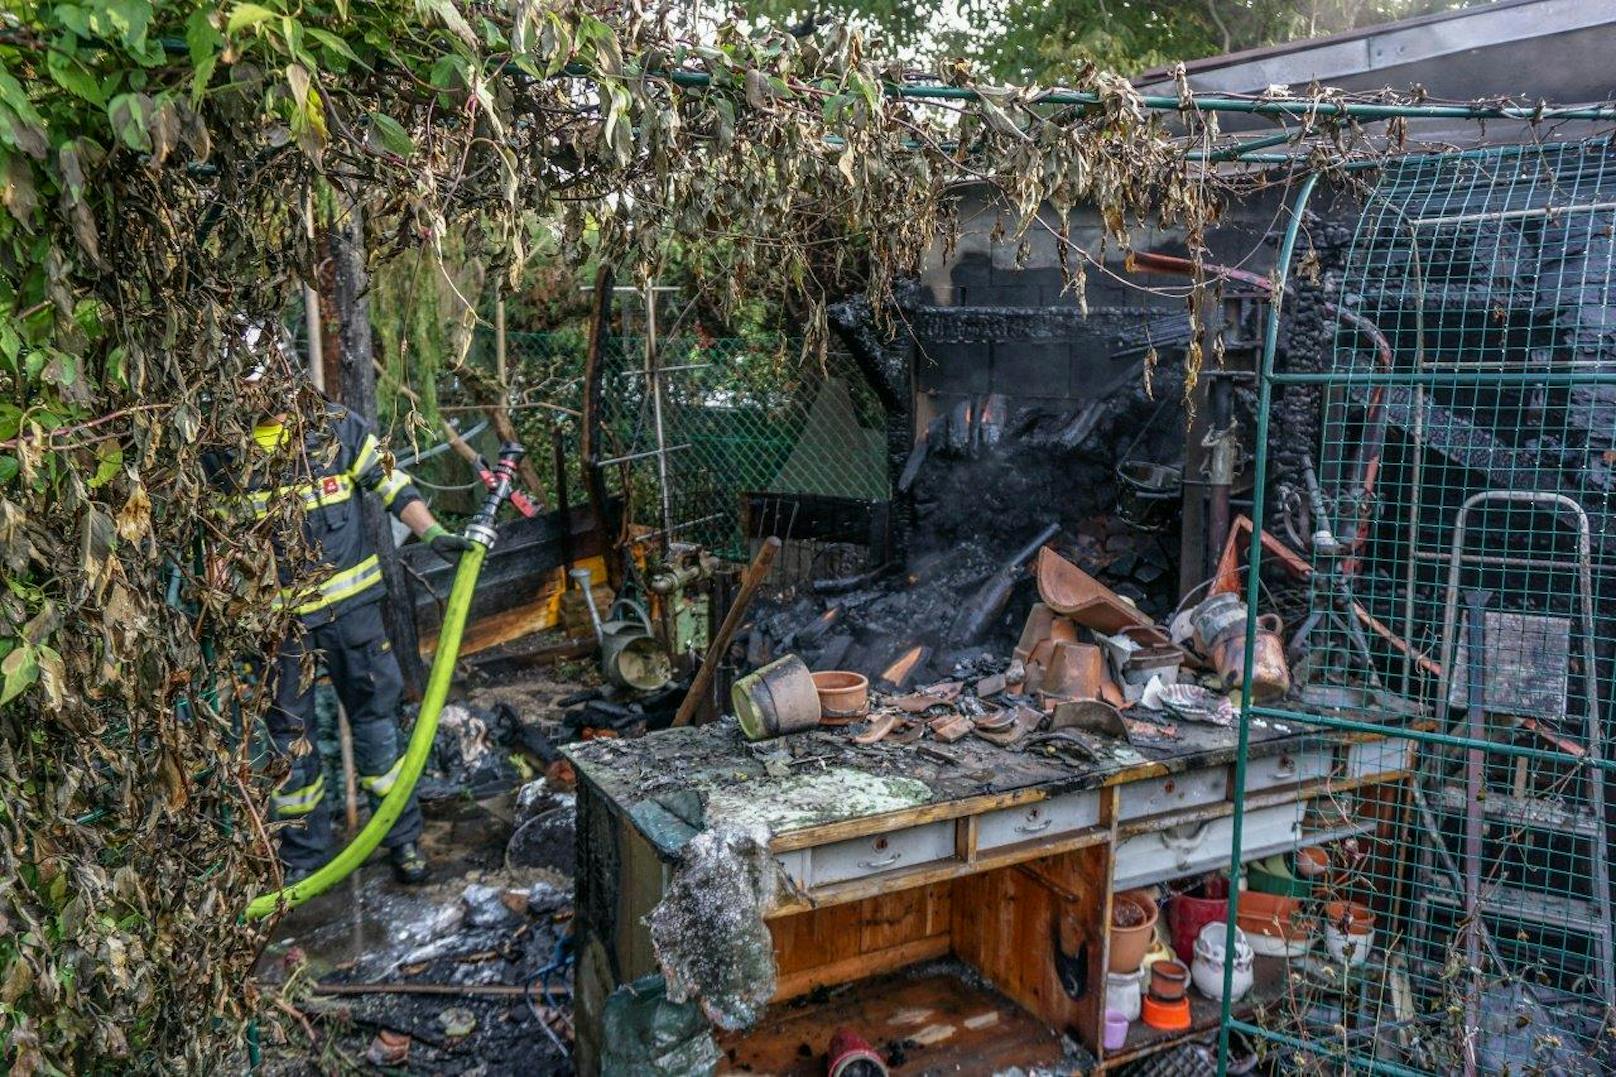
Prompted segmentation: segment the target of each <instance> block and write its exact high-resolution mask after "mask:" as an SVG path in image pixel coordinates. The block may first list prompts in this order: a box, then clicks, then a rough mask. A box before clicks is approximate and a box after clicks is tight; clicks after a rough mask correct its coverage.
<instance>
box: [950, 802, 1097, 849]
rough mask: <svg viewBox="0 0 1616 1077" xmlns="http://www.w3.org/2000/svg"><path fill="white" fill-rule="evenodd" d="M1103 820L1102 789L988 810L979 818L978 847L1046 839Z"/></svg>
mask: <svg viewBox="0 0 1616 1077" xmlns="http://www.w3.org/2000/svg"><path fill="white" fill-rule="evenodd" d="M1099 822H1100V791H1099V790H1098V789H1085V790H1083V791H1082V792H1078V793H1064V794H1062V795H1060V796H1056V797H1050V798H1049V799H1048V800H1038V801H1034V802H1033V803H1031V804H1022V805H1019V806H1018V807H1014V808H1001V809H999V810H998V811H995V812H988V813H987V814H986V815H984V816H982V817H981V819H979V820H978V821H977V824H976V826H977V829H976V848H977V850H978V851H984V850H987V849H997V848H1000V847H1002V846H1005V845H1015V844H1017V843H1018V842H1023V841H1033V840H1035V839H1047V838H1053V837H1058V836H1061V835H1064V834H1070V833H1072V832H1073V831H1077V830H1083V829H1085V828H1087V827H1091V826H1096V825H1098V824H1099Z"/></svg>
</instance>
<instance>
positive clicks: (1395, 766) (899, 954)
mask: <svg viewBox="0 0 1616 1077" xmlns="http://www.w3.org/2000/svg"><path fill="white" fill-rule="evenodd" d="M685 735H686V736H689V737H696V736H701V735H703V734H701V733H697V732H691V733H688V734H685ZM706 735H708V736H711V734H706ZM647 739H649V738H647ZM1408 749H1409V744H1408V742H1407V741H1403V740H1395V739H1394V740H1384V739H1378V738H1367V737H1363V736H1360V735H1340V734H1338V735H1335V737H1334V738H1333V739H1332V738H1330V737H1325V736H1321V735H1315V736H1311V737H1292V738H1289V739H1284V740H1278V741H1276V742H1273V743H1266V744H1261V745H1255V746H1254V748H1253V752H1252V754H1251V756H1250V758H1248V761H1247V767H1246V786H1245V793H1244V796H1243V798H1242V803H1243V806H1244V813H1243V826H1242V841H1241V850H1242V859H1245V860H1251V859H1256V858H1259V857H1263V856H1268V855H1270V854H1272V853H1274V852H1277V851H1280V850H1283V849H1289V848H1292V847H1295V846H1297V845H1301V844H1308V843H1312V842H1323V841H1331V840H1336V839H1339V838H1342V837H1346V836H1348V835H1350V834H1354V833H1358V832H1367V831H1369V830H1372V829H1373V827H1374V825H1375V819H1374V818H1370V817H1366V818H1364V819H1362V820H1356V821H1354V820H1346V821H1342V825H1340V826H1336V827H1334V829H1331V830H1329V831H1327V832H1310V831H1309V830H1308V829H1307V828H1306V826H1305V821H1306V819H1307V818H1308V816H1307V807H1308V805H1309V803H1310V802H1312V801H1313V799H1314V798H1316V797H1318V798H1331V799H1337V798H1338V797H1339V794H1342V793H1345V792H1348V791H1351V790H1362V791H1364V792H1366V793H1371V794H1372V795H1371V796H1369V797H1367V798H1366V797H1352V798H1340V799H1347V800H1351V801H1353V802H1366V803H1374V804H1378V805H1381V806H1382V807H1383V808H1384V807H1385V806H1386V805H1387V804H1388V803H1391V802H1395V801H1396V800H1397V799H1398V798H1399V797H1400V796H1401V792H1400V789H1401V786H1400V784H1399V783H1401V782H1402V781H1403V780H1404V779H1405V778H1406V776H1407V768H1408V766H1409V761H1410V753H1409V750H1408ZM592 751H595V752H599V753H601V754H602V756H606V755H607V753H615V754H614V755H612V756H611V758H613V759H614V760H621V761H622V762H620V763H616V764H615V765H617V766H620V767H621V768H622V770H623V771H624V772H631V770H632V768H634V767H638V768H639V770H638V771H632V772H635V773H643V772H644V771H645V770H646V769H649V768H646V767H645V766H644V764H643V763H638V762H636V761H635V760H634V758H633V755H632V752H633V751H634V749H633V747H632V746H629V747H623V746H618V747H615V748H605V749H593V750H592ZM569 754H572V756H573V758H574V762H575V765H576V766H577V767H578V770H579V773H580V775H581V776H582V777H583V782H582V783H581V785H580V793H579V795H580V831H579V836H580V837H579V840H580V851H579V855H580V861H581V863H580V894H579V907H578V921H579V922H578V930H579V935H580V952H581V954H583V955H584V957H583V959H581V961H580V966H579V970H580V971H579V984H578V987H577V996H578V1013H577V1021H578V1024H579V1045H580V1049H579V1054H578V1062H579V1068H580V1072H583V1073H586V1074H587V1073H589V1072H591V1069H590V1067H591V1065H592V1059H591V1054H590V1043H591V1035H592V1033H591V1031H590V1029H589V1025H590V1022H591V1021H597V1020H598V1007H599V1005H600V1003H601V1001H602V1000H603V999H604V995H605V993H607V992H609V990H610V989H611V987H612V986H614V985H615V984H618V983H623V982H626V981H627V980H630V979H633V978H634V977H635V976H638V975H641V974H643V973H645V972H647V971H651V969H652V968H653V967H654V964H655V963H654V960H653V955H652V954H651V953H650V951H649V946H648V944H647V940H646V939H645V938H644V929H643V926H642V921H643V918H644V916H645V915H646V914H647V913H649V912H650V910H651V908H652V907H654V905H655V904H656V900H657V898H658V895H659V894H660V891H661V887H662V885H663V883H664V880H665V878H666V872H667V871H668V870H670V867H669V863H670V862H671V861H673V860H675V859H676V858H677V850H678V848H679V842H680V841H681V840H687V838H688V836H690V835H693V834H694V833H695V832H696V831H695V829H694V827H691V826H690V825H689V824H688V823H685V822H684V821H683V820H682V819H672V820H671V821H670V819H669V818H668V817H667V814H668V813H665V812H664V813H662V814H658V812H657V811H656V810H653V809H651V808H649V807H647V806H646V804H644V803H639V804H634V803H627V802H626V800H627V798H626V796H625V795H624V794H623V793H622V792H621V790H622V788H624V787H623V786H620V785H614V784H613V776H614V773H615V772H609V771H606V770H603V769H602V768H601V767H600V764H599V763H598V762H596V761H595V760H593V759H591V758H590V757H589V750H570V751H569ZM1171 762H1172V764H1173V765H1171V766H1169V765H1166V764H1165V763H1162V762H1148V761H1141V762H1139V763H1137V764H1134V765H1130V766H1119V767H1116V768H1113V769H1111V770H1108V771H1107V770H1101V769H1098V768H1096V769H1095V770H1093V771H1092V772H1091V773H1090V774H1089V775H1087V776H1086V778H1085V779H1083V780H1081V781H1078V782H1073V781H1072V780H1070V779H1067V780H1064V781H1048V782H1041V783H1030V784H1027V785H1025V786H1022V787H1018V788H1012V789H1007V790H1001V791H989V792H985V793H982V792H972V791H970V790H969V789H965V790H964V791H961V792H959V793H957V794H956V795H951V796H944V797H938V798H936V799H934V800H932V801H930V802H925V803H919V804H916V805H913V806H911V807H906V808H901V809H898V810H884V811H879V812H875V813H872V814H858V813H856V812H853V813H849V814H848V815H847V817H845V818H836V819H830V820H827V821H825V822H823V823H818V824H815V825H812V826H798V827H793V828H787V829H783V830H781V831H780V832H777V833H775V835H774V839H773V842H774V851H775V854H776V858H777V860H778V862H779V864H780V866H781V869H782V876H783V878H784V880H785V885H783V886H782V887H781V890H780V894H779V896H778V898H777V899H776V900H775V902H774V903H773V904H772V905H771V906H770V907H769V908H767V909H766V910H764V914H765V916H766V918H767V921H768V924H769V930H770V932H771V936H772V938H773V940H774V944H775V949H776V960H777V967H778V982H777V988H776V992H775V1000H776V1002H784V1001H786V1000H789V999H793V998H799V997H801V996H804V995H807V994H808V993H810V992H813V991H814V990H815V989H816V988H820V987H829V986H835V985H845V984H849V983H856V982H857V981H861V980H864V979H866V978H868V977H873V976H878V975H881V974H884V973H889V972H892V971H894V970H896V969H900V968H904V967H906V966H909V965H912V964H915V963H916V962H920V961H925V960H929V959H932V958H938V957H943V956H946V955H953V956H954V957H957V958H958V959H959V960H961V961H963V962H965V963H966V964H968V965H970V966H971V967H973V968H974V969H976V970H977V971H978V972H980V973H981V974H982V976H984V977H985V978H986V979H987V980H988V981H989V982H990V983H991V984H992V985H993V986H994V987H995V988H996V989H997V990H998V991H1000V992H1002V993H1003V994H1004V995H1006V996H1008V997H1009V998H1010V999H1011V1000H1013V1001H1014V1002H1015V1003H1016V1004H1018V1005H1019V1006H1020V1007H1022V1008H1024V1009H1025V1010H1026V1011H1027V1012H1028V1013H1030V1014H1032V1015H1034V1016H1035V1017H1036V1018H1038V1019H1039V1020H1040V1021H1042V1022H1044V1023H1046V1024H1047V1025H1048V1026H1049V1027H1050V1028H1052V1029H1053V1030H1055V1031H1057V1032H1070V1033H1072V1034H1073V1035H1074V1036H1075V1037H1076V1038H1077V1040H1078V1041H1079V1042H1081V1043H1082V1044H1083V1045H1084V1046H1085V1047H1086V1048H1087V1049H1089V1050H1090V1051H1091V1052H1093V1053H1094V1054H1095V1055H1096V1057H1097V1058H1099V1059H1100V1068H1101V1069H1106V1068H1109V1067H1110V1066H1112V1065H1120V1064H1122V1063H1123V1062H1127V1061H1132V1060H1134V1059H1137V1058H1139V1057H1142V1056H1143V1055H1144V1054H1147V1053H1149V1052H1150V1051H1151V1050H1156V1049H1159V1048H1160V1047H1162V1046H1165V1045H1167V1044H1168V1043H1171V1042H1173V1041H1174V1040H1175V1038H1176V1037H1175V1036H1174V1035H1168V1034H1162V1033H1156V1032H1155V1031H1154V1030H1148V1033H1149V1034H1146V1033H1145V1032H1140V1033H1139V1034H1138V1035H1135V1034H1130V1038H1129V1044H1128V1046H1127V1048H1125V1050H1124V1051H1123V1052H1121V1053H1119V1054H1118V1055H1116V1056H1114V1057H1113V1058H1110V1059H1107V1058H1106V1057H1105V1056H1104V1052H1103V1051H1102V1049H1101V1043H1100V1032H1101V1023H1102V1019H1103V1013H1104V995H1105V969H1106V965H1107V960H1108V958H1107V945H1108V933H1107V925H1108V924H1109V922H1110V909H1111V901H1112V897H1113V895H1114V894H1115V893H1116V892H1118V891H1120V890H1125V889H1131V888H1134V887H1138V886H1145V885H1150V884H1154V883H1158V882H1162V881H1166V880H1170V879H1177V878H1182V877H1185V876H1191V875H1196V874H1199V873H1203V872H1207V871H1213V870H1217V869H1220V868H1224V867H1227V866H1228V865H1229V864H1230V862H1231V859H1232V850H1233V837H1234V819H1233V815H1234V811H1235V803H1234V800H1233V793H1232V790H1233V789H1234V781H1233V775H1234V769H1235V768H1234V762H1233V759H1232V754H1231V753H1230V752H1228V751H1224V752H1222V753H1221V754H1217V753H1203V754H1202V755H1201V756H1200V757H1188V758H1182V759H1178V760H1173V761H1171ZM759 785H760V786H761V785H762V783H761V782H759ZM1375 787H1380V788H1375ZM955 788H962V786H958V785H957V786H955ZM756 795H757V796H758V797H767V796H768V795H769V791H768V790H767V789H766V788H758V789H757V790H756ZM1370 815H1373V813H1370ZM602 819H609V820H611V824H610V826H607V825H605V824H603V823H602V822H601V820H602ZM585 820H594V821H595V822H594V825H593V827H591V828H590V829H589V830H587V831H586V829H585V827H584V825H583V823H584V821H585ZM651 821H656V822H657V823H658V824H659V827H655V828H654V827H652V826H651ZM680 826H683V827H684V828H685V832H687V833H685V832H681V831H680V830H679V827H680ZM652 829H655V830H656V834H657V837H656V838H655V839H653V840H652V841H650V842H648V841H647V832H648V831H650V830H652ZM682 833H684V837H681V834H682ZM603 834H604V835H607V837H606V838H605V839H604V840H603V839H602V835H603ZM658 841H659V842H660V843H661V845H662V850H661V852H660V854H655V855H653V854H651V852H650V851H651V848H652V845H654V844H656V843H657V842H658ZM625 853H631V854H632V855H625ZM585 879H588V880H589V884H588V886H586V885H585V883H584V881H583V880H585ZM592 947H593V949H592ZM591 953H594V954H597V955H601V954H605V955H610V956H611V957H612V958H613V959H614V960H612V961H609V962H608V961H604V960H599V959H596V960H589V959H588V955H589V954H591ZM1183 956H1184V957H1185V958H1186V960H1187V959H1188V955H1183ZM586 981H588V982H586ZM1202 1001H1203V1002H1204V1001H1205V1000H1202ZM1215 1009H1216V1007H1215V1005H1214V1006H1213V1007H1211V1008H1210V1009H1209V1008H1208V1007H1206V1006H1201V1007H1200V1008H1199V1009H1198V1010H1196V1015H1197V1016H1196V1021H1197V1029H1198V1030H1200V1031H1204V1030H1205V1023H1206V1020H1207V1019H1208V1016H1207V1015H1208V1014H1209V1013H1213V1012H1214V1011H1215ZM1214 1019H1215V1015H1214ZM1138 1028H1139V1029H1141V1030H1142V1029H1144V1026H1142V1025H1141V1026H1138Z"/></svg>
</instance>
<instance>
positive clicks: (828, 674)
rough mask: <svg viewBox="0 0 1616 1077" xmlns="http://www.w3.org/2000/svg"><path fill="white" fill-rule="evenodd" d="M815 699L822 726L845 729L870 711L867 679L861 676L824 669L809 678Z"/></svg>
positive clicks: (838, 670) (860, 674) (868, 682)
mask: <svg viewBox="0 0 1616 1077" xmlns="http://www.w3.org/2000/svg"><path fill="white" fill-rule="evenodd" d="M813 677H814V691H815V692H816V693H818V695H819V721H820V723H821V724H822V725H845V724H847V723H848V722H851V721H854V720H856V719H859V718H862V717H864V715H865V714H867V713H868V712H869V710H870V679H869V678H868V677H866V676H865V675H864V674H862V673H854V672H852V671H850V670H843V669H825V670H820V671H819V672H817V673H815V674H814V675H813Z"/></svg>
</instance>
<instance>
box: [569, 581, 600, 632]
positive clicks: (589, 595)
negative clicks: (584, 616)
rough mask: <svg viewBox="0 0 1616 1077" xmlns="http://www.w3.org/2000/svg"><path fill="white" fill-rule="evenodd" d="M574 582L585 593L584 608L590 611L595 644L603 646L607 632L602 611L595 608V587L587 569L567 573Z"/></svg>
mask: <svg viewBox="0 0 1616 1077" xmlns="http://www.w3.org/2000/svg"><path fill="white" fill-rule="evenodd" d="M567 575H568V576H571V577H572V582H573V583H575V584H577V585H578V590H580V591H582V592H583V593H584V606H585V607H587V608H588V610H589V623H590V625H592V626H593V627H594V629H595V642H596V643H599V644H601V645H602V646H604V645H605V643H606V631H605V629H603V628H602V627H601V625H600V610H598V609H596V608H595V585H594V583H593V582H592V580H591V578H590V572H589V570H588V569H587V568H575V569H573V570H572V571H570V572H568V573H567Z"/></svg>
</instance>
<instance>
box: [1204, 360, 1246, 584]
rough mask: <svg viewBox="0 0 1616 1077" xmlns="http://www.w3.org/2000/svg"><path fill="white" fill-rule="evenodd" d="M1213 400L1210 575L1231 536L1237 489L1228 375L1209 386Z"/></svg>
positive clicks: (1209, 459)
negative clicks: (1232, 503)
mask: <svg viewBox="0 0 1616 1077" xmlns="http://www.w3.org/2000/svg"><path fill="white" fill-rule="evenodd" d="M1207 392H1208V395H1209V396H1210V397H1211V401H1210V403H1211V406H1212V407H1211V410H1212V429H1211V430H1209V431H1207V436H1206V444H1207V447H1208V448H1209V449H1210V450H1211V451H1210V453H1209V454H1208V456H1207V484H1206V493H1207V497H1206V549H1205V551H1204V553H1205V556H1204V557H1203V558H1202V560H1203V561H1206V562H1211V564H1206V565H1203V571H1205V572H1206V573H1207V575H1211V573H1212V571H1213V567H1214V565H1215V564H1216V559H1217V557H1218V555H1219V554H1220V553H1221V552H1222V551H1223V543H1224V541H1225V540H1227V539H1228V537H1229V491H1230V489H1231V488H1232V487H1233V486H1234V466H1235V456H1236V454H1237V453H1238V451H1239V447H1240V446H1239V442H1237V441H1236V440H1235V436H1234V425H1233V424H1234V414H1233V412H1234V405H1233V399H1232V398H1233V396H1234V387H1233V386H1232V385H1230V384H1229V378H1228V376H1227V375H1226V374H1223V373H1221V372H1220V373H1219V374H1218V376H1216V377H1214V378H1212V379H1211V384H1210V385H1209V386H1208V387H1207Z"/></svg>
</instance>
